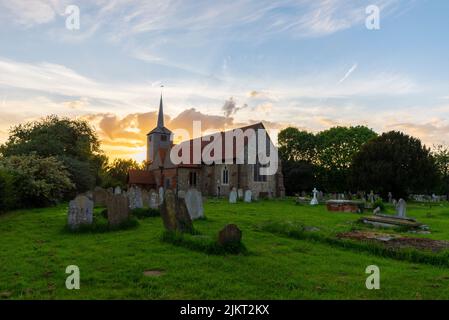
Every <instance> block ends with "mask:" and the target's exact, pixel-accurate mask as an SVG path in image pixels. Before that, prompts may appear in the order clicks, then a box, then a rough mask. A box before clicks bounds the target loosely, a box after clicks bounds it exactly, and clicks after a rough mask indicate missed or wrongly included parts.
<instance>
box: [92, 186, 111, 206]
mask: <svg viewBox="0 0 449 320" xmlns="http://www.w3.org/2000/svg"><path fill="white" fill-rule="evenodd" d="M109 195H110V193H109V192H108V191H106V190H105V189H103V188H101V187H96V188H95V189H94V204H95V205H96V206H97V207H106V203H107V201H108V197H109Z"/></svg>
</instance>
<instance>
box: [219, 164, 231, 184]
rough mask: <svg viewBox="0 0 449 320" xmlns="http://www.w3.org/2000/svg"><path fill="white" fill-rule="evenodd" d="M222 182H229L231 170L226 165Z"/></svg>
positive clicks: (222, 174)
mask: <svg viewBox="0 0 449 320" xmlns="http://www.w3.org/2000/svg"><path fill="white" fill-rule="evenodd" d="M221 184H225V185H226V184H229V170H228V168H227V167H224V168H223V171H222V173H221Z"/></svg>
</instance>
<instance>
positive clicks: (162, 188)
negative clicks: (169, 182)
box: [159, 187, 164, 205]
mask: <svg viewBox="0 0 449 320" xmlns="http://www.w3.org/2000/svg"><path fill="white" fill-rule="evenodd" d="M162 202H164V187H159V205H161V204H162Z"/></svg>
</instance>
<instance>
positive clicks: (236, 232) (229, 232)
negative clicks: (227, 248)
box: [218, 224, 242, 246]
mask: <svg viewBox="0 0 449 320" xmlns="http://www.w3.org/2000/svg"><path fill="white" fill-rule="evenodd" d="M241 241H242V231H240V229H239V228H238V227H237V226H236V225H235V224H228V225H227V226H225V227H224V228H223V229H222V230H221V231H220V232H219V233H218V243H219V244H220V245H222V246H223V245H229V244H237V243H240V242H241Z"/></svg>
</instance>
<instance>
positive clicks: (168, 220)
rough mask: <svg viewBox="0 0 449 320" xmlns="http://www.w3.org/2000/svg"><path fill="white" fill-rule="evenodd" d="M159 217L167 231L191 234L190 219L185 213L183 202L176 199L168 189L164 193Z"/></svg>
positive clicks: (185, 208)
mask: <svg viewBox="0 0 449 320" xmlns="http://www.w3.org/2000/svg"><path fill="white" fill-rule="evenodd" d="M161 217H162V221H163V223H164V227H165V229H166V230H167V231H172V232H175V231H176V232H191V231H192V230H193V226H192V219H190V215H189V213H188V212H187V207H186V204H185V201H184V200H183V199H176V197H175V194H174V192H173V191H172V190H170V189H168V190H166V191H165V195H164V201H163V202H162V206H161Z"/></svg>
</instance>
